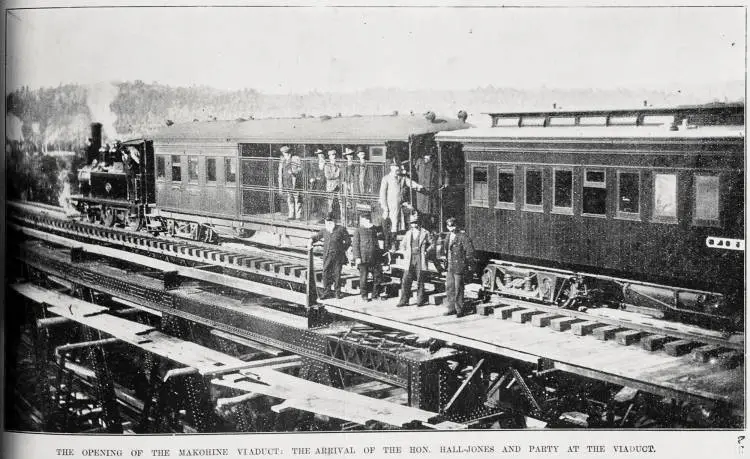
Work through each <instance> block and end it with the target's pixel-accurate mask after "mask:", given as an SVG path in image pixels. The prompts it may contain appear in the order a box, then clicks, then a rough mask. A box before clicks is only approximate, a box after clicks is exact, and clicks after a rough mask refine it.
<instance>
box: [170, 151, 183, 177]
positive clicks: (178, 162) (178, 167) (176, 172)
mask: <svg viewBox="0 0 750 459" xmlns="http://www.w3.org/2000/svg"><path fill="white" fill-rule="evenodd" d="M172 181H173V182H181V181H182V157H181V156H179V155H172Z"/></svg>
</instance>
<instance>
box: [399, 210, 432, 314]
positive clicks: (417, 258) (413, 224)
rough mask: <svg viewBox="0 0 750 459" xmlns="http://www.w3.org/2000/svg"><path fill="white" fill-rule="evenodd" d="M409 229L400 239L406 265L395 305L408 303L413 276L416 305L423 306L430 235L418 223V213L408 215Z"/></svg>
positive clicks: (402, 305)
mask: <svg viewBox="0 0 750 459" xmlns="http://www.w3.org/2000/svg"><path fill="white" fill-rule="evenodd" d="M409 226H410V228H409V231H407V232H406V234H404V239H403V240H401V251H402V252H403V254H404V259H405V261H406V267H404V277H403V278H401V299H400V300H399V302H398V305H397V307H399V308H400V307H404V306H407V305H408V304H409V296H411V285H412V282H413V281H414V278H415V277H416V279H417V306H424V305H426V304H427V301H426V299H425V297H424V278H425V274H426V273H427V251H428V250H429V249H430V247H431V246H432V236H431V235H430V232H429V231H427V230H426V229H424V228H422V227H420V225H419V215H418V214H417V213H416V212H414V213H412V214H411V216H410V217H409Z"/></svg>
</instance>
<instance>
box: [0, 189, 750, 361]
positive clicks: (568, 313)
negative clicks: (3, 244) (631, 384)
mask: <svg viewBox="0 0 750 459" xmlns="http://www.w3.org/2000/svg"><path fill="white" fill-rule="evenodd" d="M9 207H11V209H12V210H13V211H12V212H11V215H10V221H11V222H14V223H15V224H17V225H18V226H19V227H22V228H23V227H25V228H32V229H36V230H39V231H43V232H46V233H49V234H55V235H58V236H61V237H65V238H70V239H73V240H76V241H80V242H86V243H93V244H104V245H107V246H110V247H116V248H119V249H124V250H128V251H131V252H135V253H140V254H144V255H148V256H152V257H153V256H155V257H159V258H162V259H165V260H166V261H169V262H173V263H180V264H185V265H186V266H197V267H199V268H202V269H210V270H212V271H216V272H222V273H224V274H226V275H229V276H236V277H239V278H243V279H250V280H258V281H261V282H264V283H269V284H271V285H277V286H282V287H283V288H287V289H289V290H293V291H296V292H303V291H304V289H305V283H306V279H307V267H306V265H305V259H304V258H303V257H302V256H301V255H297V254H290V253H282V252H280V251H271V250H268V249H264V250H260V249H257V248H253V247H247V248H245V247H243V248H239V247H232V248H231V249H228V248H224V247H221V246H217V245H212V244H206V243H201V242H195V241H183V240H179V239H174V238H167V237H159V236H152V235H148V234H144V233H133V232H131V231H127V230H122V229H117V228H105V227H103V226H101V225H95V224H89V223H85V222H79V221H74V220H71V219H69V218H67V217H65V216H64V214H63V213H62V212H60V210H59V208H55V207H52V206H46V205H38V204H24V203H9ZM320 267H321V263H320V262H318V263H316V265H315V268H316V271H319V268H320ZM316 276H317V278H318V281H320V279H319V278H320V272H317V273H316ZM342 277H343V281H344V282H345V284H346V285H347V287H348V290H349V293H354V292H353V290H356V288H357V287H358V286H357V285H356V284H357V279H356V277H357V276H355V275H348V276H347V275H344V276H342ZM345 290H346V289H345ZM433 301H436V302H439V301H440V300H439V299H437V300H435V299H433ZM477 309H478V313H479V314H483V315H487V314H490V313H493V312H494V316H495V317H498V318H501V319H503V320H512V321H516V322H519V323H525V322H529V323H530V324H531V325H532V326H536V327H549V328H550V329H552V330H556V331H568V332H570V333H574V334H576V335H581V336H582V335H588V334H591V335H593V336H594V337H596V338H598V339H600V340H602V341H607V340H611V341H614V342H616V343H619V344H622V345H624V346H631V345H640V346H641V347H643V349H645V350H647V351H658V350H663V351H664V352H667V353H668V354H670V355H676V356H679V355H683V354H686V353H692V355H695V356H696V357H695V358H696V360H697V361H700V360H703V361H708V360H710V359H714V360H716V359H720V360H726V361H727V362H728V363H727V364H730V363H731V362H736V361H737V359H738V358H740V359H741V357H742V355H743V354H744V333H728V332H719V331H715V330H710V329H705V328H702V327H698V326H690V325H684V324H679V323H675V322H669V321H665V320H658V319H653V318H650V317H647V316H643V315H641V314H637V313H631V312H624V311H616V310H611V309H607V308H601V309H596V308H594V309H589V310H587V311H574V310H566V309H561V308H558V307H555V306H550V305H544V304H539V303H535V302H531V301H527V300H522V299H514V298H501V299H495V301H491V302H490V303H489V304H478V305H477Z"/></svg>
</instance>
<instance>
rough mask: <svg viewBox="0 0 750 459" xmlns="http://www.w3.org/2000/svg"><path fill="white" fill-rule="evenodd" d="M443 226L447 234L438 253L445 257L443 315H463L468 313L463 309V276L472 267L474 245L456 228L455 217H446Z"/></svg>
mask: <svg viewBox="0 0 750 459" xmlns="http://www.w3.org/2000/svg"><path fill="white" fill-rule="evenodd" d="M445 226H446V227H447V228H448V236H447V237H446V238H445V239H444V240H443V244H442V246H441V247H440V254H441V255H442V256H443V257H446V258H447V272H446V273H445V291H446V295H445V304H446V306H447V308H448V310H447V311H445V312H444V313H443V315H446V316H449V315H451V314H456V317H463V316H465V315H467V314H468V312H467V311H466V310H465V309H464V276H465V275H466V273H467V272H471V269H472V268H473V267H474V245H473V244H472V243H471V239H470V238H469V236H468V235H467V234H466V233H465V232H463V231H459V230H458V226H457V225H456V219H455V218H453V217H450V218H449V219H447V220H446V221H445Z"/></svg>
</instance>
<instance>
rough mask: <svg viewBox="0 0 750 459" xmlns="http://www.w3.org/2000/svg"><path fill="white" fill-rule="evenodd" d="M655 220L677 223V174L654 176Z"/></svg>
mask: <svg viewBox="0 0 750 459" xmlns="http://www.w3.org/2000/svg"><path fill="white" fill-rule="evenodd" d="M653 216H654V220H657V221H662V222H666V223H676V222H677V174H654V213H653Z"/></svg>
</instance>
